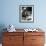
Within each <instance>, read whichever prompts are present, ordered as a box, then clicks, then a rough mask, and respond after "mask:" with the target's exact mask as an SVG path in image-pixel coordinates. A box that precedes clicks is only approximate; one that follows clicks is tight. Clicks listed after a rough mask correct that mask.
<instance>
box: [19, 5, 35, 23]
mask: <svg viewBox="0 0 46 46" xmlns="http://www.w3.org/2000/svg"><path fill="white" fill-rule="evenodd" d="M19 21H20V22H22V23H23V22H24V23H31V22H34V5H20V6H19Z"/></svg>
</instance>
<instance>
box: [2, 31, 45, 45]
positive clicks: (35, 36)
mask: <svg viewBox="0 0 46 46" xmlns="http://www.w3.org/2000/svg"><path fill="white" fill-rule="evenodd" d="M44 34H45V33H44V32H3V42H2V45H3V46H44V41H45V40H44V39H45V37H44V36H45V35H44Z"/></svg>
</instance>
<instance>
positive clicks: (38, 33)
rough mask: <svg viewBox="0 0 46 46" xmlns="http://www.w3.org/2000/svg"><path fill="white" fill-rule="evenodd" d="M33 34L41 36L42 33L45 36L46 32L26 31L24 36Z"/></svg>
mask: <svg viewBox="0 0 46 46" xmlns="http://www.w3.org/2000/svg"><path fill="white" fill-rule="evenodd" d="M31 35H32V36H33V35H34V36H36V35H37V36H41V35H43V36H44V35H45V33H44V32H25V33H24V36H31Z"/></svg>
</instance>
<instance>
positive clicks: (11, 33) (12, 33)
mask: <svg viewBox="0 0 46 46" xmlns="http://www.w3.org/2000/svg"><path fill="white" fill-rule="evenodd" d="M3 35H4V36H23V32H4V33H3Z"/></svg>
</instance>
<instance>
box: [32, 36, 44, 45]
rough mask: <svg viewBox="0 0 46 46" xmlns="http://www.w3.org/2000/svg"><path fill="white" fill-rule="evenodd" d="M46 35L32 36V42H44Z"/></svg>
mask: <svg viewBox="0 0 46 46" xmlns="http://www.w3.org/2000/svg"><path fill="white" fill-rule="evenodd" d="M43 43H44V36H32V44H43Z"/></svg>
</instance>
